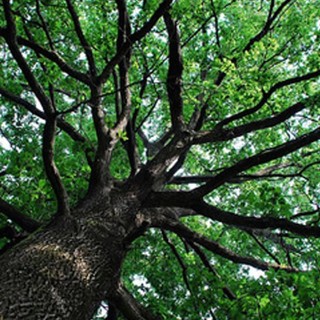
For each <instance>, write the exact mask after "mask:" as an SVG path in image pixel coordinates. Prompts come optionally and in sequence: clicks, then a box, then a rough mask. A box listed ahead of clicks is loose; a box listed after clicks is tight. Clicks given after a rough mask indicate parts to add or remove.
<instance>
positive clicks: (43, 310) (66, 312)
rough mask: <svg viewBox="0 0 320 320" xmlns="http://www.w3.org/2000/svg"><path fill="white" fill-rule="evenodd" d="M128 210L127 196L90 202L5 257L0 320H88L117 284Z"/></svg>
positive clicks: (1, 270) (1, 268) (128, 224)
mask: <svg viewBox="0 0 320 320" xmlns="http://www.w3.org/2000/svg"><path fill="white" fill-rule="evenodd" d="M131 209H133V207H132V206H131V205H130V201H128V197H125V196H124V197H123V198H122V197H118V196H116V197H113V198H112V199H111V200H109V201H107V199H106V198H103V197H102V198H100V200H97V199H95V200H94V201H92V200H91V201H89V202H87V203H83V204H82V205H81V206H79V207H78V208H77V209H76V210H75V211H74V212H73V217H74V219H73V220H72V219H69V220H66V219H65V218H64V219H62V218H58V219H57V220H56V221H55V222H52V223H50V224H49V225H48V226H46V227H44V228H42V229H41V230H39V231H37V232H35V233H34V234H32V235H31V236H30V237H28V238H27V239H26V240H25V241H24V242H22V243H20V244H19V245H18V246H16V247H15V248H14V249H12V250H10V251H9V252H7V254H5V255H4V256H3V257H2V259H1V266H0V274H1V275H2V283H1V287H0V318H1V317H2V318H3V319H6V320H10V319H12V320H13V319H14V320H17V319H39V320H40V319H41V320H42V319H79V320H81V319H90V318H91V317H92V315H93V313H94V312H95V310H96V309H97V307H98V305H99V303H100V302H101V300H102V299H104V298H106V297H108V296H110V294H112V291H113V290H115V288H116V286H117V284H118V281H119V272H120V271H119V270H120V266H121V263H122V261H123V258H124V255H125V252H126V246H125V243H124V240H125V238H126V236H127V235H128V233H129V232H130V228H131V225H132V223H133V224H134V221H133V218H130V217H133V215H132V212H130V211H131ZM66 288H67V289H66Z"/></svg>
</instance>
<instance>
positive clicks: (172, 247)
mask: <svg viewBox="0 0 320 320" xmlns="http://www.w3.org/2000/svg"><path fill="white" fill-rule="evenodd" d="M161 234H162V238H163V240H164V242H165V243H166V244H167V245H168V246H169V248H170V250H171V252H172V253H173V255H174V256H175V258H176V259H177V261H178V263H179V265H180V267H181V270H182V277H183V281H184V283H185V285H186V287H187V289H188V290H189V292H190V293H191V294H192V290H191V286H190V283H189V279H188V269H187V266H186V265H185V263H184V261H183V260H182V258H181V256H180V255H179V252H178V251H177V249H176V247H175V245H174V244H173V243H172V241H171V240H170V239H169V238H168V236H167V234H166V232H165V231H164V230H161Z"/></svg>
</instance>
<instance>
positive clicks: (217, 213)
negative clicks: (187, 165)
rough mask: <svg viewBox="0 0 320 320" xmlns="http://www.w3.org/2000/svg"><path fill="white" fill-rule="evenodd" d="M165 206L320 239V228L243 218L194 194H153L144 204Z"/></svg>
mask: <svg viewBox="0 0 320 320" xmlns="http://www.w3.org/2000/svg"><path fill="white" fill-rule="evenodd" d="M165 206H171V207H180V208H188V209H192V210H193V211H195V212H196V213H197V214H199V215H203V216H205V217H208V218H210V219H212V220H214V221H219V222H222V223H225V224H228V225H232V226H235V227H241V228H246V227H247V228H252V229H282V230H287V231H290V232H292V233H295V234H298V235H301V236H304V237H316V238H319V237H320V227H313V226H308V225H302V224H298V223H294V222H292V221H290V220H287V219H284V218H273V217H255V216H253V217H250V216H241V215H238V214H235V213H232V212H228V211H224V210H221V209H219V208H217V207H215V206H212V205H209V204H207V203H206V202H205V201H204V200H202V199H199V198H198V197H197V195H195V194H193V193H192V192H183V191H177V192H153V193H151V195H150V196H149V198H148V199H147V200H146V201H145V202H144V207H145V208H152V207H155V208H156V207H165ZM193 215H194V214H193Z"/></svg>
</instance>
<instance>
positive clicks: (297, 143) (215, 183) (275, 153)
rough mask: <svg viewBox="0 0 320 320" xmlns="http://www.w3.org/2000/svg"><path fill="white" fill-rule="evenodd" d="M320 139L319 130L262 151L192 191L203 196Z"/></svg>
mask: <svg viewBox="0 0 320 320" xmlns="http://www.w3.org/2000/svg"><path fill="white" fill-rule="evenodd" d="M319 139H320V128H317V129H316V130H314V131H312V132H310V133H307V134H305V135H303V136H301V137H299V138H297V139H295V140H291V141H289V142H287V143H284V144H281V145H279V146H277V147H274V148H270V149H267V150H265V151H262V152H260V153H258V154H256V155H254V156H252V157H249V158H246V159H243V160H241V161H239V162H237V163H236V164H234V165H233V166H231V167H229V168H227V169H226V170H224V171H222V172H221V173H219V174H217V175H216V176H215V177H214V178H213V179H212V180H211V181H209V182H207V183H206V184H205V185H204V186H201V187H199V188H197V189H195V190H194V192H195V193H196V194H197V196H198V197H201V196H204V195H206V194H208V193H209V192H211V191H212V190H214V189H216V188H218V187H219V186H221V185H222V184H224V183H225V182H226V181H227V180H229V179H230V178H231V177H235V176H236V175H237V174H238V173H240V172H243V171H245V170H248V169H250V168H252V167H254V166H257V165H260V164H263V163H267V162H270V161H272V160H275V159H278V158H281V157H283V156H286V155H288V154H290V153H292V152H294V151H296V150H298V149H300V148H302V147H305V146H307V145H309V144H311V143H312V142H315V141H317V140H319Z"/></svg>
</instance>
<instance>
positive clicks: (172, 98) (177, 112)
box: [163, 12, 184, 131]
mask: <svg viewBox="0 0 320 320" xmlns="http://www.w3.org/2000/svg"><path fill="white" fill-rule="evenodd" d="M163 17H164V22H165V24H166V28H167V32H168V36H169V69H168V75H167V92H168V99H169V104H170V115H171V123H172V127H173V130H174V131H175V130H181V129H182V128H183V125H184V121H183V100H182V72H183V62H182V53H181V46H180V36H179V31H178V27H177V22H176V21H174V20H173V19H172V18H171V15H170V13H169V12H166V13H165V14H164V15H163Z"/></svg>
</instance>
